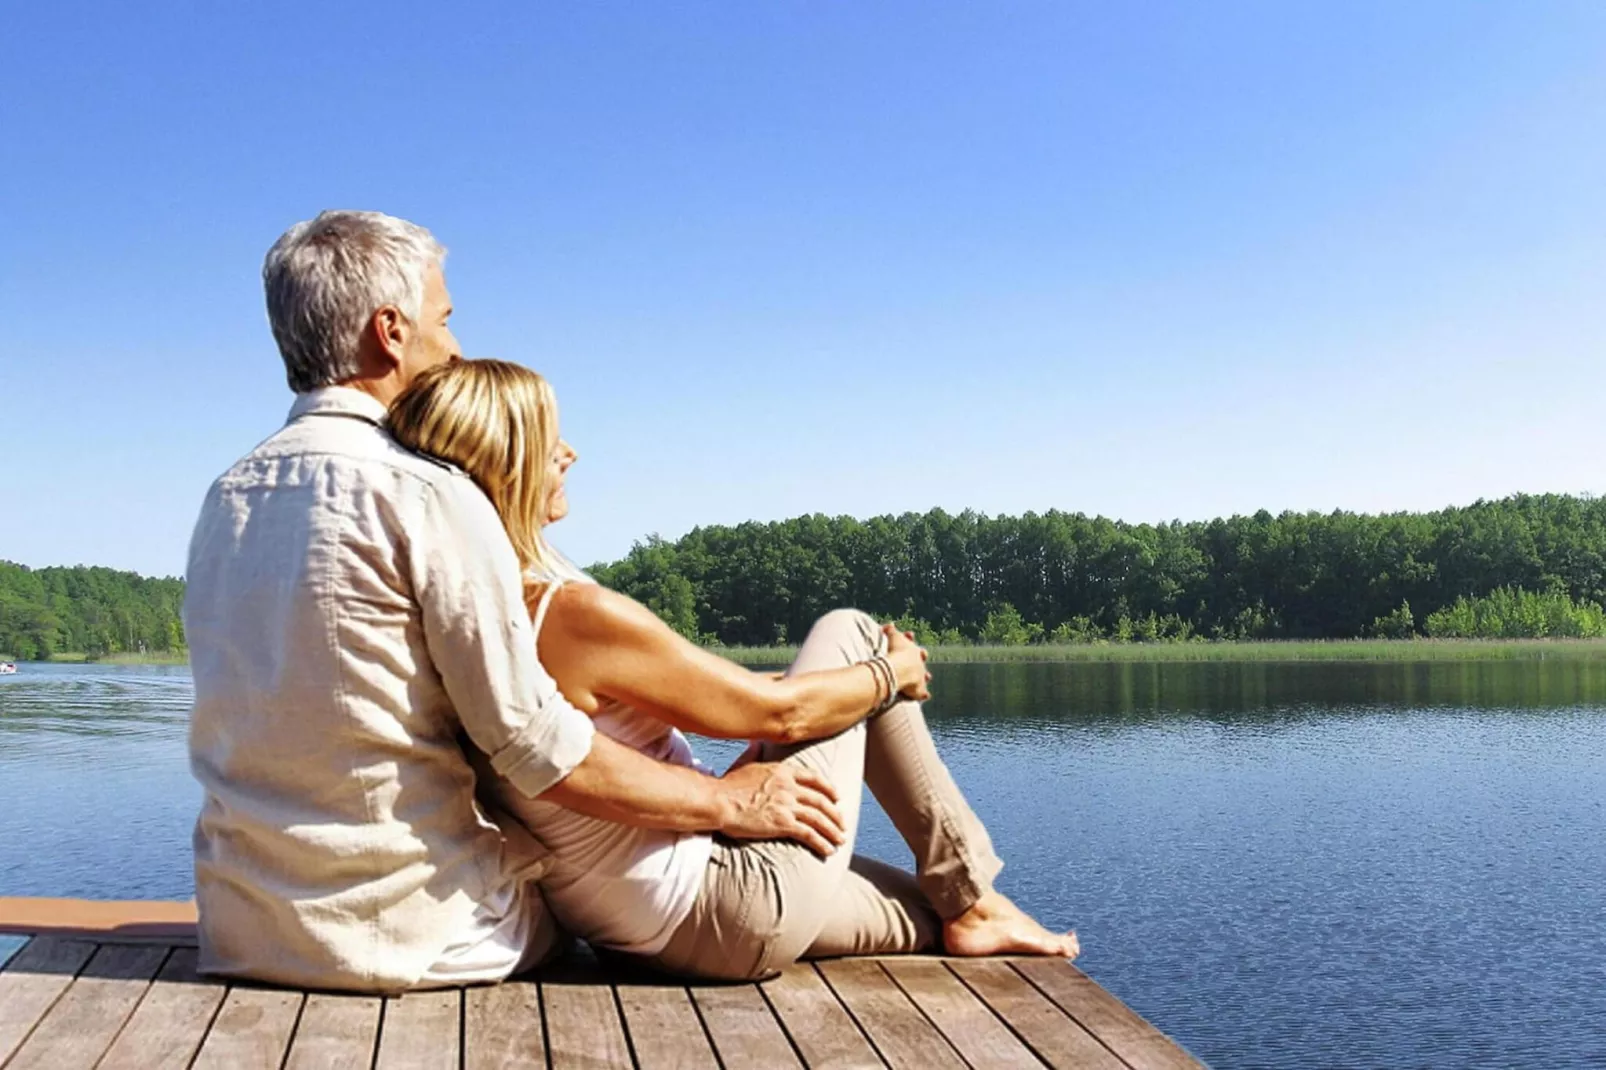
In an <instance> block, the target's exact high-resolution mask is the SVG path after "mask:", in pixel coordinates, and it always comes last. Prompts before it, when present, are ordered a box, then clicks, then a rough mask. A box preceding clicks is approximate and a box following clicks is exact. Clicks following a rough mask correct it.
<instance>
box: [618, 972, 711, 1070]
mask: <svg viewBox="0 0 1606 1070" xmlns="http://www.w3.org/2000/svg"><path fill="white" fill-rule="evenodd" d="M618 992H619V1009H620V1010H621V1011H622V1012H623V1013H624V1019H625V1031H626V1032H627V1033H628V1034H629V1036H630V1047H631V1050H632V1051H634V1052H635V1056H636V1065H637V1066H639V1067H640V1068H641V1070H719V1060H717V1059H715V1058H714V1049H713V1047H712V1046H711V1045H710V1044H709V1041H708V1034H707V1033H705V1032H704V1031H703V1023H702V1019H701V1018H699V1017H698V1016H697V1008H696V1007H694V1006H692V1001H691V996H690V995H689V994H688V993H687V991H686V989H684V988H682V987H681V986H679V985H646V984H633V985H620V986H619V988H618Z"/></svg>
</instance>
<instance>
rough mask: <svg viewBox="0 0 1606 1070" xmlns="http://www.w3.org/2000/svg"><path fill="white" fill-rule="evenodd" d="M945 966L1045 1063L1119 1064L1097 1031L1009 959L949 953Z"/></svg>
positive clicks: (1113, 1069)
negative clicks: (1079, 1020) (954, 956)
mask: <svg viewBox="0 0 1606 1070" xmlns="http://www.w3.org/2000/svg"><path fill="white" fill-rule="evenodd" d="M948 968H949V969H951V970H953V971H954V973H955V974H957V975H958V976H959V979H960V980H962V981H964V982H965V984H966V985H968V986H969V987H970V990H971V991H972V992H974V993H976V995H977V996H979V997H981V1000H982V1002H983V1003H985V1004H987V1006H989V1007H991V1008H992V1009H993V1011H994V1013H996V1014H997V1015H998V1016H999V1017H1000V1018H1002V1019H1004V1021H1006V1022H1008V1023H1009V1027H1010V1028H1011V1029H1013V1030H1014V1031H1015V1032H1016V1033H1017V1034H1019V1036H1020V1038H1021V1039H1022V1040H1024V1041H1026V1043H1027V1044H1029V1045H1031V1048H1032V1050H1033V1051H1035V1052H1036V1053H1037V1055H1038V1057H1039V1058H1041V1059H1042V1060H1043V1061H1044V1062H1046V1063H1048V1065H1050V1066H1053V1067H1077V1068H1078V1070H1080V1068H1082V1067H1093V1068H1098V1070H1125V1067H1124V1064H1123V1063H1122V1062H1121V1060H1120V1059H1117V1058H1116V1057H1115V1056H1114V1055H1113V1054H1112V1053H1111V1052H1110V1050H1109V1049H1108V1048H1106V1047H1105V1046H1104V1045H1103V1044H1101V1043H1100V1042H1099V1040H1098V1038H1097V1037H1095V1036H1093V1035H1092V1034H1091V1033H1089V1032H1088V1031H1087V1030H1086V1029H1084V1028H1082V1026H1081V1025H1079V1024H1078V1023H1077V1022H1076V1021H1074V1020H1073V1019H1071V1018H1070V1017H1068V1016H1067V1015H1066V1014H1065V1013H1064V1012H1062V1011H1061V1010H1060V1009H1059V1008H1058V1007H1056V1006H1055V1005H1054V1004H1053V1003H1052V1002H1051V1001H1050V1000H1049V999H1048V998H1047V997H1045V996H1044V995H1043V994H1042V993H1041V992H1039V991H1038V990H1037V989H1035V988H1033V987H1032V986H1031V985H1030V984H1028V983H1027V982H1026V979H1025V978H1024V977H1022V976H1021V975H1020V974H1018V973H1016V972H1015V971H1014V970H1012V969H1010V966H1009V963H1007V962H1004V961H1002V960H999V959H950V960H949V962H948Z"/></svg>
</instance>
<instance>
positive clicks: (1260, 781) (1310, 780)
mask: <svg viewBox="0 0 1606 1070" xmlns="http://www.w3.org/2000/svg"><path fill="white" fill-rule="evenodd" d="M20 668H21V672H19V674H18V675H16V676H9V677H0V895H45V896H78V897H94V898H145V897H151V898H187V897H188V896H189V895H190V894H191V877H190V862H189V834H190V825H191V821H192V819H193V817H194V813H195V809H196V806H197V802H198V793H197V790H196V788H195V786H194V785H193V783H192V782H191V780H190V778H189V773H188V770H187V767H186V762H185V746H184V734H185V722H186V715H187V710H188V705H189V700H190V682H189V676H188V673H187V671H186V670H184V669H169V668H143V667H142V668H112V667H99V666H93V665H90V666H66V665H59V666H58V665H47V666H40V665H23V666H20ZM935 673H936V679H935V681H934V684H933V686H934V690H935V692H936V698H934V700H933V701H932V703H931V704H930V705H929V707H928V712H929V715H930V718H931V721H932V724H933V727H934V730H935V731H936V733H937V735H938V742H939V746H940V748H941V750H942V751H943V753H944V755H945V756H946V757H947V759H948V761H949V763H950V765H951V766H952V768H953V770H954V773H955V776H956V777H957V779H958V780H959V783H960V784H961V786H962V787H964V788H965V789H966V790H967V792H969V793H970V794H971V796H972V798H973V800H974V802H975V806H976V809H977V810H978V812H979V813H980V814H981V815H982V817H983V819H984V820H985V821H986V822H987V824H988V825H989V827H990V828H991V829H992V832H993V836H994V839H995V841H996V842H997V845H998V847H999V850H1000V853H1001V854H1002V855H1003V856H1004V858H1005V860H1006V862H1007V866H1006V868H1005V870H1004V873H1003V876H1002V877H1001V879H1000V886H1001V888H1002V889H1003V890H1004V891H1005V892H1007V893H1008V894H1010V895H1012V896H1014V897H1015V898H1016V899H1017V900H1018V901H1020V902H1021V903H1022V904H1023V905H1025V906H1026V907H1027V908H1029V909H1031V910H1033V911H1034V912H1036V913H1038V914H1039V915H1040V916H1042V917H1043V918H1044V919H1045V920H1046V921H1048V922H1050V923H1052V924H1054V925H1057V926H1061V927H1072V926H1074V927H1075V928H1076V929H1077V930H1078V932H1079V933H1080V935H1081V938H1082V945H1083V948H1084V954H1083V957H1082V960H1081V964H1082V965H1083V967H1084V968H1085V969H1086V970H1087V971H1088V973H1089V974H1091V975H1092V976H1094V977H1095V978H1097V979H1098V980H1099V981H1100V982H1101V983H1103V984H1104V985H1105V986H1106V987H1108V988H1109V989H1110V990H1111V991H1113V992H1115V993H1116V994H1117V995H1119V996H1120V997H1121V998H1122V999H1124V1000H1126V1001H1127V1002H1128V1003H1130V1004H1131V1005H1132V1006H1133V1007H1134V1008H1136V1009H1137V1010H1138V1011H1139V1012H1141V1013H1142V1014H1144V1015H1145V1016H1147V1017H1148V1018H1150V1019H1151V1020H1152V1021H1154V1022H1155V1023H1156V1024H1157V1025H1159V1026H1160V1027H1161V1028H1162V1029H1164V1030H1165V1031H1166V1032H1168V1033H1170V1034H1171V1035H1172V1036H1174V1037H1175V1038H1176V1039H1177V1040H1178V1041H1180V1042H1181V1043H1182V1044H1184V1045H1185V1046H1187V1047H1188V1048H1189V1050H1191V1051H1192V1052H1194V1053H1195V1054H1196V1055H1198V1056H1199V1057H1200V1058H1202V1059H1204V1060H1206V1061H1207V1062H1210V1063H1212V1064H1213V1065H1216V1066H1220V1067H1308V1066H1320V1067H1349V1066H1354V1067H1373V1066H1383V1065H1399V1066H1442V1067H1464V1066H1474V1065H1475V1066H1480V1067H1496V1066H1512V1067H1518V1066H1521V1067H1527V1066H1540V1065H1544V1066H1597V1067H1598V1066H1603V1065H1606V664H1598V663H1586V662H1551V661H1546V662H1479V663H1440V664H1283V665H1269V664H1208V663H1204V664H1198V663H1196V664H1186V665H1175V664H1173V665H1162V664H1127V665H1089V664H1075V665H1042V664H1031V665H1028V664H999V665H939V666H937V667H936V668H935ZM699 750H700V752H701V753H703V754H704V755H705V757H712V758H720V757H723V756H725V755H729V754H730V753H732V749H731V747H730V746H729V745H717V744H711V743H708V742H706V741H700V742H699ZM861 847H862V848H863V849H865V850H867V851H868V852H869V853H871V854H875V855H878V856H880V857H883V858H886V859H889V860H893V861H904V860H905V859H906V857H907V856H906V853H905V852H904V851H903V848H902V845H901V844H900V843H899V842H898V841H897V839H896V837H895V835H894V834H893V833H892V831H891V829H890V827H889V826H888V825H887V823H886V821H885V819H884V818H883V817H881V816H880V815H879V814H872V815H871V816H870V817H869V818H868V819H867V826H866V829H865V831H864V833H863V836H862V839H861ZM0 939H3V938H0ZM14 946H15V941H13V942H11V943H10V944H9V945H5V946H0V956H3V955H4V954H6V953H8V950H9V948H10V947H14Z"/></svg>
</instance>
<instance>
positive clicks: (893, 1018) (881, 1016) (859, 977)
mask: <svg viewBox="0 0 1606 1070" xmlns="http://www.w3.org/2000/svg"><path fill="white" fill-rule="evenodd" d="M816 965H817V966H818V967H819V970H820V973H821V975H822V976H824V978H825V979H826V981H827V982H828V983H829V984H830V986H831V988H832V989H833V990H834V991H835V992H836V994H837V996H839V997H840V998H841V1000H842V1002H843V1003H845V1004H846V1005H847V1008H848V1010H849V1011H851V1012H852V1013H853V1017H854V1018H855V1019H856V1020H857V1021H858V1023H859V1026H860V1028H862V1029H863V1030H864V1032H865V1035H866V1036H868V1037H869V1038H870V1042H871V1043H872V1044H874V1045H875V1046H876V1050H877V1051H878V1052H880V1053H881V1058H883V1059H884V1060H886V1062H887V1065H888V1066H890V1067H892V1068H893V1070H936V1068H938V1067H955V1068H962V1067H963V1066H964V1065H965V1064H964V1061H963V1060H961V1059H960V1058H959V1055H958V1054H957V1053H956V1052H955V1051H954V1049H953V1048H952V1047H950V1046H949V1044H948V1041H947V1040H946V1039H944V1037H943V1035H942V1034H941V1033H939V1032H937V1029H936V1027H935V1026H933V1025H932V1024H931V1023H930V1022H928V1021H926V1016H925V1015H923V1014H921V1013H920V1010H919V1008H917V1007H916V1006H915V1005H914V1004H913V1003H911V1002H909V997H907V996H905V995H904V994H903V992H902V991H900V990H899V988H898V986H897V985H895V984H893V983H892V978H891V977H889V976H887V973H886V971H885V970H883V969H882V968H881V964H880V963H879V962H876V961H874V960H873V959H834V960H832V961H829V962H820V963H816Z"/></svg>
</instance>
